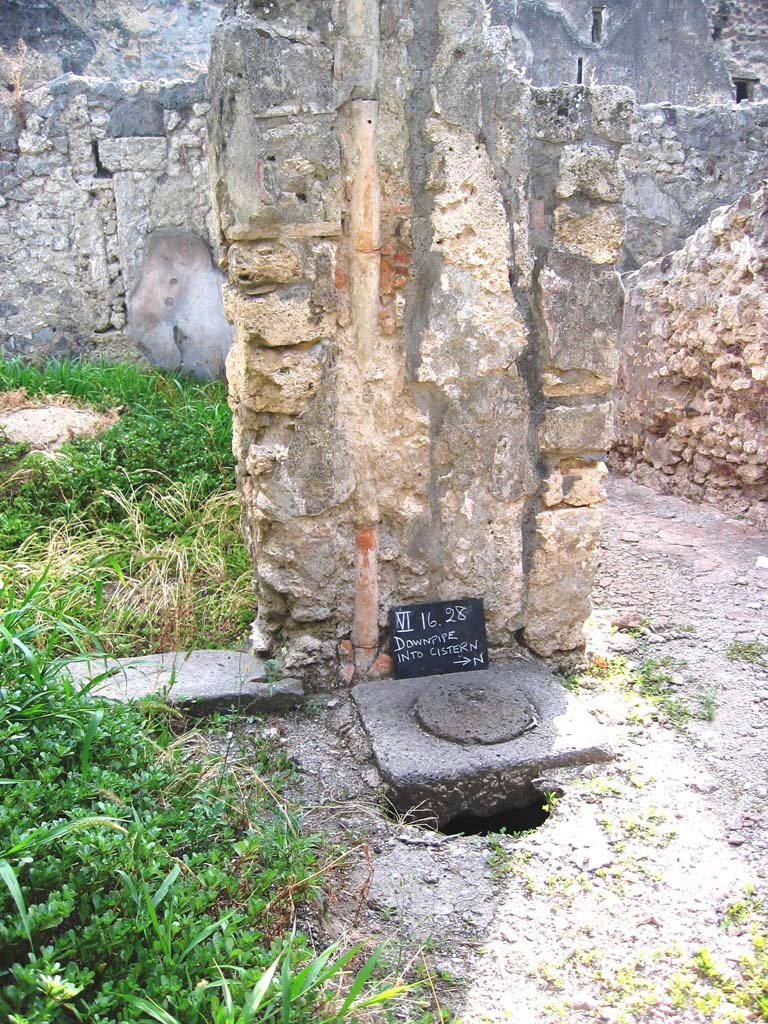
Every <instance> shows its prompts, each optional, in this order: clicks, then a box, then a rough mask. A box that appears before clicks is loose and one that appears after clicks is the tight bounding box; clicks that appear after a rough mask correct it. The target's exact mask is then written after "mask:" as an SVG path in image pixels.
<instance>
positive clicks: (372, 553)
mask: <svg viewBox="0 0 768 1024" xmlns="http://www.w3.org/2000/svg"><path fill="white" fill-rule="evenodd" d="M378 30H379V4H378V0H347V32H348V38H349V43H350V47H351V51H352V54H354V62H355V64H356V70H357V77H358V81H357V84H356V88H355V91H354V93H353V95H357V96H360V95H362V96H363V97H365V98H361V99H353V100H351V102H350V129H349V130H350V134H349V139H350V149H351V151H350V152H349V153H348V154H347V155H348V160H349V168H350V175H351V179H350V202H349V242H350V253H349V270H350V273H349V303H350V319H351V327H352V332H353V335H354V339H355V353H356V361H357V370H358V381H359V384H360V387H361V394H360V396H359V399H360V406H359V415H360V418H361V422H360V424H359V429H360V435H361V437H362V438H363V442H362V444H361V445H359V446H358V447H357V459H356V465H355V470H356V476H357V491H356V531H355V602H354V611H353V615H352V646H353V648H354V655H355V667H356V669H357V670H358V671H359V672H361V673H365V672H366V671H367V670H368V669H369V668H370V666H371V664H372V663H373V661H374V659H375V658H376V654H377V650H378V644H379V559H378V546H379V544H378V541H379V538H378V533H379V530H378V522H379V510H378V502H377V496H376V486H375V481H374V479H373V474H372V472H371V456H370V453H369V451H368V450H367V449H366V446H365V440H364V439H365V437H369V438H370V437H373V436H374V423H373V415H372V410H371V407H370V404H369V403H367V402H366V401H365V398H364V395H363V394H362V389H364V388H365V385H366V383H367V382H368V381H369V380H370V379H371V376H372V372H371V364H372V359H373V354H374V350H375V346H376V338H377V334H378V329H379V261H380V253H379V249H380V245H381V241H380V233H379V229H380V220H381V214H380V190H379V175H378V165H377V157H376V128H377V122H378V114H379V104H378V100H376V99H374V98H373V97H374V96H375V95H376V79H377V77H378V75H377V72H378V42H379V40H378Z"/></svg>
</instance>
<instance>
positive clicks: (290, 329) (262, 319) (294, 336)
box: [224, 285, 336, 348]
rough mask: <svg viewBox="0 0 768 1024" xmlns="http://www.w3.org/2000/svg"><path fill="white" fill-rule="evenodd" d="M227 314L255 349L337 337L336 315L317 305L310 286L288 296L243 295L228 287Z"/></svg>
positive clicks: (282, 293) (307, 342)
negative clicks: (313, 299)
mask: <svg viewBox="0 0 768 1024" xmlns="http://www.w3.org/2000/svg"><path fill="white" fill-rule="evenodd" d="M224 311H225V313H226V315H227V318H228V319H229V320H230V321H231V323H233V324H236V325H237V331H238V337H239V338H240V339H241V340H242V341H243V342H246V343H248V344H251V345H265V346H267V347H269V348H282V347H284V346H290V345H306V344H313V343H315V342H318V341H323V340H324V339H326V338H331V337H333V336H334V335H335V333H336V317H335V315H334V314H333V313H327V312H325V311H324V310H321V309H318V308H317V307H316V306H314V305H313V303H312V301H311V296H310V292H309V287H308V286H307V287H305V288H300V289H298V290H294V291H292V292H290V293H287V294H286V293H284V292H269V293H268V294H265V295H243V294H242V292H240V291H239V290H238V289H237V288H235V287H233V286H232V285H225V286H224Z"/></svg>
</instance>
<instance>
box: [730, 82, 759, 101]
mask: <svg viewBox="0 0 768 1024" xmlns="http://www.w3.org/2000/svg"><path fill="white" fill-rule="evenodd" d="M759 81H760V79H759V78H734V80H733V84H734V86H735V88H736V102H737V103H743V102H744V101H745V100H752V99H754V98H755V85H757V84H758V82H759Z"/></svg>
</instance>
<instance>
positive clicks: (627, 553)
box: [277, 479, 768, 1024]
mask: <svg viewBox="0 0 768 1024" xmlns="http://www.w3.org/2000/svg"><path fill="white" fill-rule="evenodd" d="M761 556H768V534H765V533H760V532H758V531H756V530H755V529H753V528H750V527H747V526H745V525H743V524H741V523H738V522H735V521H733V520H729V519H727V518H726V517H725V516H723V515H721V514H719V513H718V512H715V511H713V510H710V509H708V508H706V507H701V506H695V505H692V504H690V503H688V502H685V501H681V500H679V499H675V498H671V497H664V496H660V495H658V494H656V493H655V492H653V491H651V490H649V489H648V488H645V487H641V486H639V485H636V484H634V483H632V482H630V481H628V480H624V479H614V480H612V481H611V485H610V491H609V503H608V506H607V510H606V531H605V540H604V547H603V552H602V560H601V562H602V564H601V569H600V573H599V578H598V582H597V586H596V590H595V595H594V606H595V609H596V613H595V616H594V617H593V624H592V628H591V632H590V648H591V650H592V652H593V656H594V657H595V658H596V660H597V662H598V663H602V664H608V663H610V664H611V665H612V666H613V670H612V671H611V672H610V673H609V678H606V679H599V678H595V679H589V678H588V679H586V680H585V681H584V683H583V684H582V685H581V687H580V689H579V692H580V694H581V696H582V699H583V700H584V701H585V703H586V704H587V706H588V707H589V708H590V710H592V712H593V713H594V714H595V715H596V716H597V717H598V718H599V719H600V720H601V721H602V722H604V723H605V724H607V725H608V726H609V727H610V729H611V731H612V734H613V740H614V745H615V749H616V752H617V757H616V759H615V760H614V761H613V762H611V763H610V764H607V765H599V766H590V767H587V768H582V769H572V770H567V771H561V772H559V773H557V776H556V777H553V780H552V783H553V788H554V787H559V789H560V790H561V791H562V794H563V795H562V797H561V798H560V799H559V800H558V801H557V803H556V806H555V808H554V812H553V813H552V814H551V816H550V817H549V819H548V820H547V822H546V823H545V824H544V825H543V826H542V827H541V828H539V829H537V830H536V831H533V832H530V833H527V834H524V835H521V836H497V837H448V836H441V835H437V834H435V833H432V832H429V831H427V830H425V829H420V828H418V827H414V826H410V825H403V824H398V823H396V822H392V821H390V820H389V819H387V818H386V817H385V816H383V815H382V813H381V811H380V809H379V806H378V804H377V783H378V780H377V776H376V773H375V770H374V769H373V767H372V765H371V763H370V760H369V756H368V749H367V743H366V740H365V737H364V736H363V735H362V733H361V731H360V728H359V725H358V724H357V721H356V718H355V715H354V712H353V710H352V708H351V706H350V704H349V702H348V701H347V700H346V699H345V698H344V697H342V696H338V695H334V696H333V697H331V698H329V699H327V700H325V699H324V700H323V701H321V702H319V703H318V705H317V707H316V708H315V709H314V711H315V714H307V713H306V712H304V713H302V714H301V715H298V716H296V717H295V718H291V719H283V720H281V721H279V722H278V723H277V724H278V731H280V732H281V733H283V741H284V743H285V744H286V745H287V748H288V750H289V751H290V753H291V754H292V756H293V757H294V758H295V759H296V761H297V762H298V764H299V765H300V767H301V771H302V777H303V793H302V800H303V801H304V802H306V803H309V804H310V805H311V809H310V810H309V811H308V812H307V823H308V825H309V826H310V827H311V828H314V829H317V830H319V831H322V832H325V833H327V834H330V835H331V836H332V837H333V838H335V839H339V840H341V841H342V842H343V844H344V845H345V846H347V847H349V848H351V849H352V850H353V852H352V853H351V854H350V855H349V856H348V857H347V858H346V861H345V864H344V867H343V869H342V870H339V871H336V872H335V873H334V874H333V876H332V892H331V895H330V897H329V900H328V903H327V905H326V906H325V907H323V908H320V907H316V908H315V912H314V913H313V914H310V915H309V917H308V918H307V919H306V920H305V921H304V922H303V926H304V927H308V928H310V929H314V930H315V932H316V936H317V941H318V943H319V944H320V943H324V942H327V940H328V937H329V936H336V935H343V936H344V938H345V939H350V938H354V937H358V938H359V937H362V938H363V939H366V940H370V941H372V942H376V943H378V942H381V941H382V940H383V939H386V940H389V948H390V956H391V957H392V960H393V963H394V964H395V965H397V966H400V967H403V966H404V967H406V968H407V969H408V970H409V972H410V973H411V974H413V975H415V976H419V975H421V976H423V975H424V974H425V972H426V971H427V969H428V972H429V981H428V982H427V983H426V984H425V985H424V986H422V988H421V989H420V990H418V992H415V993H411V994H410V995H409V996H408V998H407V1001H406V1003H405V1004H404V1006H403V1008H402V1010H401V1012H400V1016H401V1018H402V1019H403V1020H410V1021H419V1022H422V1021H423V1022H425V1024H426V1022H428V1021H436V1020H439V1017H438V1015H437V1009H436V1007H437V1004H438V1003H439V1004H440V1006H442V1008H443V1010H445V1011H446V1012H448V1011H452V1012H454V1013H456V1014H457V1015H458V1018H459V1019H460V1020H461V1021H462V1022H463V1024H481V1022H492V1024H496V1022H504V1021H514V1022H515V1024H527V1022H537V1024H544V1022H550V1021H552V1022H555V1021H562V1022H566V1024H592V1022H601V1021H609V1022H610V1021H623V1020H627V1021H631V1020H638V1021H657V1020H664V1021H679V1022H685V1024H687V1022H694V1021H695V1022H699V1021H718V1020H758V1019H768V1002H766V1004H765V1009H764V1017H763V1018H761V1017H760V1016H759V1014H758V1009H757V1007H758V1005H759V999H760V997H761V986H763V985H764V984H765V982H766V979H768V959H766V958H765V955H764V960H763V963H762V967H760V966H759V965H758V964H757V963H756V962H755V964H754V967H750V962H752V961H755V957H756V956H759V954H756V952H755V949H754V946H753V928H754V925H755V924H756V923H759V922H760V921H761V920H762V925H763V933H765V932H766V931H767V930H768V929H766V928H765V925H766V917H765V914H766V908H765V907H763V908H762V911H761V908H760V903H759V901H760V897H761V894H762V895H763V897H765V898H766V903H767V904H768V836H767V835H766V831H765V829H764V825H763V820H764V816H765V813H766V810H767V809H768V668H767V667H765V666H766V665H768V656H766V657H763V663H764V664H763V665H761V664H756V663H753V662H750V661H749V660H743V659H744V657H745V656H746V657H752V658H755V657H759V654H760V651H761V650H762V649H763V648H762V647H761V646H760V645H765V649H766V651H768V568H757V567H756V562H757V559H758V558H759V557H761ZM611 623H613V624H615V625H618V627H619V628H618V629H616V628H615V626H614V628H612V627H611ZM734 641H735V642H736V647H734V646H733V645H734ZM755 645H757V646H755ZM729 650H730V652H731V655H733V654H734V653H736V654H739V655H740V656H741V657H740V658H738V659H734V658H733V657H729V655H728V652H729ZM617 656H618V657H621V658H623V659H624V666H623V667H621V665H619V667H618V670H617V665H616V661H615V658H616V657H617ZM640 677H642V678H643V679H644V680H645V681H646V684H647V685H643V686H641V687H640V688H639V689H638V685H637V680H638V678H640ZM628 682H629V683H630V684H631V683H634V686H632V685H628ZM649 690H656V691H658V692H657V693H656V694H655V696H654V695H653V694H651V695H650V696H649V695H648V691H649ZM641 691H645V692H641ZM761 915H762V916H761ZM702 951H703V952H702ZM743 957H748V958H751V960H748V961H747V962H746V963H745V962H740V960H741V958H743ZM761 970H762V975H761V974H760V971H761ZM753 975H754V977H753ZM760 979H762V980H760ZM750 987H751V988H752V989H754V991H753V993H752V995H751V996H750ZM740 1003H742V1004H743V1005H739V1004H740ZM429 1013H431V1014H432V1016H431V1017H430V1016H424V1014H429ZM446 1019H449V1018H448V1017H446Z"/></svg>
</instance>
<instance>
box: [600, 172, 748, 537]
mask: <svg viewBox="0 0 768 1024" xmlns="http://www.w3.org/2000/svg"><path fill="white" fill-rule="evenodd" d="M767 278H768V190H766V188H765V187H764V188H761V189H760V190H758V191H757V192H755V193H753V194H752V195H745V196H743V197H742V198H741V199H740V200H739V201H738V202H737V203H736V204H735V205H733V206H731V207H730V208H723V209H720V210H718V211H717V212H716V213H715V214H713V216H712V217H710V219H709V221H708V222H707V223H706V224H705V225H704V226H703V227H702V228H700V229H699V231H697V232H696V234H695V235H694V236H693V237H692V238H691V239H690V240H689V241H688V242H687V243H686V245H685V246H684V247H683V248H682V249H681V250H679V251H678V252H675V253H674V254H672V255H668V256H666V257H664V259H662V260H660V261H657V262H654V263H649V264H648V265H646V266H644V267H643V268H642V269H641V270H640V271H639V272H638V273H637V274H636V275H633V277H632V278H630V280H629V282H628V286H629V298H628V304H627V314H626V321H625V326H624V332H623V349H624V352H623V357H622V367H621V379H620V386H619V392H618V395H617V418H616V435H617V442H616V448H615V451H614V455H613V461H614V462H615V465H616V466H617V468H619V469H621V470H622V471H623V472H631V473H632V475H633V476H635V477H636V479H638V480H641V481H642V482H646V483H650V484H651V485H652V486H655V487H658V488H660V489H661V490H663V491H668V492H674V493H676V494H681V495H683V496H684V497H688V498H693V499H694V500H699V501H701V500H703V501H706V502H709V503H711V504H713V505H718V506H719V507H721V508H723V509H725V510H726V511H728V512H731V513H736V514H740V515H742V514H743V515H746V516H747V517H748V518H750V519H752V520H753V521H754V522H756V523H758V524H760V525H762V526H766V525H768V339H767V338H766V333H765V323H766V319H768V289H766V279H767Z"/></svg>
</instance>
